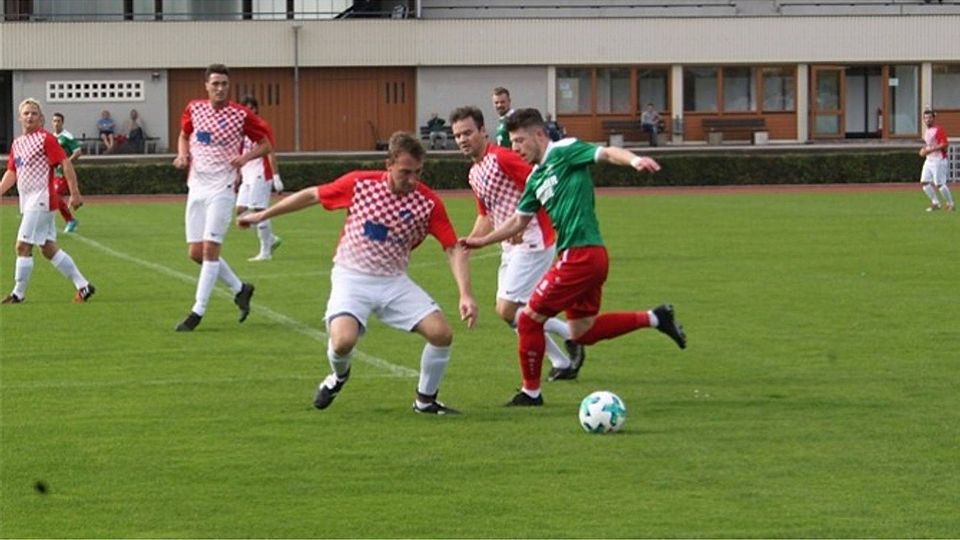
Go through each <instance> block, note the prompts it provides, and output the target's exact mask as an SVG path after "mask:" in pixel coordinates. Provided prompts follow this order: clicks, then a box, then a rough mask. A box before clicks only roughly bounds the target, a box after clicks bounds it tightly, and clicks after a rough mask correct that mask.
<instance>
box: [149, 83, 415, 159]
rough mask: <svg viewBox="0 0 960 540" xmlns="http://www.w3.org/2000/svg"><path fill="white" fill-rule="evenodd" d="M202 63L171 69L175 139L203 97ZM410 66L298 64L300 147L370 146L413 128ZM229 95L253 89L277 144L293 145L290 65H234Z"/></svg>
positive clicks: (288, 148)
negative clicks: (193, 103) (189, 107)
mask: <svg viewBox="0 0 960 540" xmlns="http://www.w3.org/2000/svg"><path fill="white" fill-rule="evenodd" d="M203 74H204V70H203V69H180V70H170V72H169V74H168V79H169V86H168V92H169V110H170V125H169V133H170V137H171V139H170V140H171V141H173V142H172V143H171V144H172V145H175V144H176V143H175V141H176V138H177V136H178V135H179V133H180V115H181V113H182V112H183V108H184V106H185V105H186V104H187V102H189V101H190V100H191V99H203V98H205V97H206V91H205V90H204V86H203ZM415 80H416V78H415V73H414V70H413V68H385V69H374V68H303V69H301V70H300V149H301V150H303V151H314V150H373V149H374V147H375V144H376V142H377V140H386V139H388V138H389V136H390V134H391V133H393V132H394V131H397V130H409V131H414V130H415V129H416V111H415V102H416V100H415V99H414V98H415V91H416V88H415ZM230 87H231V96H230V98H231V99H233V100H236V101H239V100H240V99H241V98H242V97H243V96H244V95H247V94H252V95H253V96H254V97H256V98H257V101H258V102H259V103H260V114H261V115H262V116H263V117H264V119H266V120H267V122H269V123H270V125H271V126H273V130H274V134H275V136H276V143H277V146H276V148H277V150H279V151H292V150H293V149H294V110H295V108H294V104H293V88H294V84H293V69H292V68H269V69H232V70H230ZM174 147H175V146H174Z"/></svg>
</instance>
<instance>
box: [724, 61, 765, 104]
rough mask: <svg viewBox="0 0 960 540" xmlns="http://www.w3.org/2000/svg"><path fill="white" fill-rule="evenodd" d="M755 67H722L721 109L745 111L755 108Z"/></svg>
mask: <svg viewBox="0 0 960 540" xmlns="http://www.w3.org/2000/svg"><path fill="white" fill-rule="evenodd" d="M756 88H757V84H756V68H751V67H725V68H723V110H724V111H727V112H731V111H732V112H746V111H756V110H757V90H756Z"/></svg>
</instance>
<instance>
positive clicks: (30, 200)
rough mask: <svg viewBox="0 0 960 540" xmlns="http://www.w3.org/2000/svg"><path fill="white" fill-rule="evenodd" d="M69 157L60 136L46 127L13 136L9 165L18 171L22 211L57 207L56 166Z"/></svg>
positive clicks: (45, 209)
mask: <svg viewBox="0 0 960 540" xmlns="http://www.w3.org/2000/svg"><path fill="white" fill-rule="evenodd" d="M65 159H67V154H66V152H64V151H63V148H62V147H61V146H60V143H59V142H57V138H56V137H54V136H53V135H51V134H50V133H48V132H47V131H45V130H43V129H39V130H37V131H34V132H33V133H27V134H25V135H21V136H19V137H17V138H16V139H14V140H13V144H12V145H10V158H9V159H8V160H7V169H9V170H11V171H15V172H16V173H17V192H18V193H19V194H20V212H26V211H28V210H43V211H47V212H51V211H53V210H56V208H57V204H59V198H58V196H57V191H56V190H55V189H53V169H54V168H55V167H56V166H57V165H58V164H59V163H60V162H61V161H64V160H65Z"/></svg>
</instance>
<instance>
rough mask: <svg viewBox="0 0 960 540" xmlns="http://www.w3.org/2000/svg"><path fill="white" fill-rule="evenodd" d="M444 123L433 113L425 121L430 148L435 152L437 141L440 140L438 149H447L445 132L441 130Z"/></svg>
mask: <svg viewBox="0 0 960 540" xmlns="http://www.w3.org/2000/svg"><path fill="white" fill-rule="evenodd" d="M445 123H446V121H445V120H444V119H443V118H440V117H439V116H438V115H437V113H433V114H432V115H431V116H430V119H429V120H427V129H428V130H429V131H430V148H431V149H433V150H436V148H437V145H436V142H437V139H440V148H446V147H447V131H446V130H445V129H443V127H444V124H445Z"/></svg>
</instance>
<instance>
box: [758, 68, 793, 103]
mask: <svg viewBox="0 0 960 540" xmlns="http://www.w3.org/2000/svg"><path fill="white" fill-rule="evenodd" d="M796 95H797V79H796V72H795V71H794V69H793V68H787V67H765V68H763V110H765V111H793V110H796Z"/></svg>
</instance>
